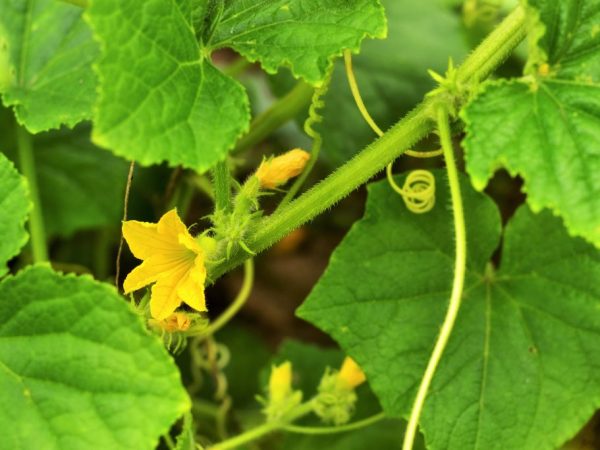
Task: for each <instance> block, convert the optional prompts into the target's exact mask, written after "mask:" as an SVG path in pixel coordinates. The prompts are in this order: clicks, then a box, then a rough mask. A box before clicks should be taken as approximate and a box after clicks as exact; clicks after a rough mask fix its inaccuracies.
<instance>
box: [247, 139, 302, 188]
mask: <svg viewBox="0 0 600 450" xmlns="http://www.w3.org/2000/svg"><path fill="white" fill-rule="evenodd" d="M309 159H310V153H308V152H305V151H304V150H301V149H299V148H295V149H293V150H290V151H289V152H287V153H284V154H283V155H280V156H277V157H275V158H271V159H268V160H266V161H263V162H262V163H261V165H260V166H259V168H258V170H257V171H256V177H257V178H258V180H259V182H260V186H261V187H262V188H264V189H274V188H276V187H278V186H281V185H282V184H285V183H287V181H288V180H289V179H290V178H294V177H296V176H298V175H300V174H301V173H302V171H303V170H304V166H306V163H307V162H308V160H309Z"/></svg>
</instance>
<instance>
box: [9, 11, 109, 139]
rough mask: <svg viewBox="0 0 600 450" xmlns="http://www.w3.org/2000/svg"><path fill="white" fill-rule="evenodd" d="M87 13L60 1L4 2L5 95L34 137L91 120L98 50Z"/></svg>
mask: <svg viewBox="0 0 600 450" xmlns="http://www.w3.org/2000/svg"><path fill="white" fill-rule="evenodd" d="M82 11H83V9H82V8H78V7H76V6H73V5H68V4H66V3H64V2H59V1H56V0H38V1H35V2H33V1H27V0H5V1H2V2H0V93H2V94H3V101H4V104H5V105H6V106H14V109H15V114H16V116H17V119H18V120H19V122H20V123H22V124H23V125H25V127H26V128H27V129H28V130H29V131H30V132H32V133H37V132H39V131H44V130H48V129H50V128H58V127H59V126H60V125H61V124H65V125H68V126H73V125H75V124H76V123H78V122H80V121H81V120H84V119H89V118H90V117H91V112H92V105H93V103H94V100H95V97H96V91H95V89H96V78H95V76H94V73H93V71H92V67H91V64H92V62H93V61H94V60H95V59H96V57H97V55H98V50H97V45H96V43H95V42H94V41H93V39H92V35H91V32H90V30H89V27H88V26H87V24H86V23H85V22H84V21H83V19H82V17H81V15H82Z"/></svg>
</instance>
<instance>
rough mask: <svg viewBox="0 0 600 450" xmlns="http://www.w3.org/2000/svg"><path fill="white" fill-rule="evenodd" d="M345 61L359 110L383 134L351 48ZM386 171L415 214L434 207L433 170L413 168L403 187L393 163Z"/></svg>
mask: <svg viewBox="0 0 600 450" xmlns="http://www.w3.org/2000/svg"><path fill="white" fill-rule="evenodd" d="M344 62H345V66H346V76H347V78H348V83H349V84H350V91H352V96H353V97H354V101H355V103H356V106H357V107H358V110H359V111H360V113H361V115H362V116H363V118H364V119H365V121H366V122H367V123H368V124H369V126H370V127H371V129H372V130H373V131H374V132H375V134H377V135H378V136H383V131H382V130H381V128H379V126H377V124H376V123H375V121H374V120H373V118H372V117H371V115H370V114H369V111H368V110H367V107H366V106H365V104H364V102H363V99H362V97H361V95H360V91H359V89H358V83H357V82H356V77H355V76H354V71H353V70H352V54H351V53H350V51H349V50H346V51H345V52H344ZM442 152H443V150H442V149H439V150H432V151H426V152H421V151H415V150H406V151H405V152H404V153H405V154H406V155H409V156H412V157H415V158H433V157H435V156H439V155H441V154H442ZM386 173H387V179H388V182H389V183H390V186H391V187H392V189H394V191H396V192H397V193H398V194H400V196H401V197H402V200H404V204H405V205H406V207H407V208H408V210H409V211H411V212H413V213H415V214H423V213H426V212H427V211H430V210H431V209H432V208H433V206H434V205H435V177H434V176H433V174H432V173H431V172H429V171H428V170H413V171H412V172H410V173H409V174H408V176H407V177H406V181H405V182H404V185H403V186H402V187H400V186H398V185H397V184H396V182H395V181H394V177H393V176H392V163H389V164H388V166H387V169H386Z"/></svg>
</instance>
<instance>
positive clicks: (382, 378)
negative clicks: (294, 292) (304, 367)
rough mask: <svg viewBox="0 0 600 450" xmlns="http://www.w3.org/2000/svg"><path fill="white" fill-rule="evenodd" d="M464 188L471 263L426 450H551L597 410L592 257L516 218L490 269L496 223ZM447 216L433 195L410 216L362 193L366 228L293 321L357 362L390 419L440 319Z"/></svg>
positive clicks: (595, 261)
mask: <svg viewBox="0 0 600 450" xmlns="http://www.w3.org/2000/svg"><path fill="white" fill-rule="evenodd" d="M442 178H443V177H442V176H438V179H442ZM462 186H463V197H464V201H465V211H466V220H467V233H468V245H467V248H468V257H469V264H468V270H467V278H466V283H465V293H464V298H463V304H462V308H461V310H460V313H459V316H458V319H457V323H456V325H455V328H454V331H453V334H452V336H451V338H450V342H449V344H448V347H447V349H446V351H445V353H444V356H443V358H442V361H441V363H440V366H439V368H438V371H437V373H436V375H435V377H434V379H433V384H432V386H431V389H430V393H429V396H428V398H427V401H426V403H425V409H424V412H423V416H422V421H421V427H422V430H423V432H424V434H425V438H426V442H427V444H428V448H431V449H434V450H437V449H445V450H446V449H447V450H453V449H460V450H465V449H480V450H483V449H485V450H489V449H503V450H511V449H515V450H517V449H518V450H528V449H531V450H544V449H554V448H556V447H557V446H558V445H559V444H561V443H562V442H564V441H565V440H566V439H568V438H569V437H570V436H572V435H573V434H575V432H576V431H577V430H578V429H579V428H580V427H581V426H582V425H583V424H584V423H585V422H586V420H587V419H588V418H589V417H590V416H591V414H592V413H593V411H594V410H595V409H596V408H597V407H598V406H600V284H599V283H598V280H600V254H599V253H598V252H597V251H596V250H595V249H594V248H593V247H592V246H591V245H589V244H587V243H585V242H584V241H583V240H581V239H572V238H569V236H568V235H567V232H566V231H565V229H564V228H563V226H562V224H561V223H560V221H559V220H558V219H556V218H554V217H552V215H551V214H550V213H548V212H543V213H540V214H537V215H536V214H534V213H532V212H531V211H530V210H529V209H527V208H526V207H522V208H521V209H520V210H519V211H518V212H517V214H516V216H515V217H514V218H513V220H512V221H511V222H510V224H509V225H508V228H507V230H506V233H505V236H504V246H503V250H502V254H501V255H502V261H501V264H500V268H499V269H498V270H495V269H493V268H492V266H491V265H490V264H489V262H488V261H489V260H490V257H491V254H492V253H493V251H494V248H495V247H496V245H497V243H498V240H499V231H500V230H499V218H498V213H497V211H496V208H495V206H494V205H493V204H492V202H491V201H490V200H489V199H488V198H486V197H484V196H483V195H482V194H477V193H475V192H473V191H472V190H471V189H469V186H468V182H467V181H466V180H463V183H462ZM448 205H449V196H448V192H447V189H446V188H445V187H443V186H441V187H439V188H438V194H437V201H436V206H435V208H434V209H433V210H432V211H431V212H429V213H427V214H424V215H415V214H412V213H410V212H408V211H407V210H406V209H405V207H404V205H403V203H402V200H401V199H400V198H399V197H398V196H397V194H395V193H394V192H393V191H392V190H391V189H390V187H389V186H388V185H387V183H385V182H381V183H377V184H374V185H371V186H370V187H369V200H368V204H367V212H366V214H365V217H364V218H363V219H362V220H361V221H360V222H358V223H357V224H356V225H355V226H354V228H353V229H352V230H351V231H350V233H349V234H348V235H347V236H346V238H345V240H344V241H343V243H342V244H341V245H340V246H339V247H338V248H337V250H336V251H335V253H334V254H333V256H332V258H331V263H330V266H329V268H328V269H327V271H326V273H325V275H324V276H323V278H322V279H321V280H320V281H319V283H318V285H317V286H316V288H315V289H314V291H313V292H312V293H311V295H310V296H309V298H308V300H307V301H306V302H305V304H304V305H303V306H302V307H301V308H300V310H299V312H298V313H299V315H300V316H301V317H303V318H306V319H307V320H310V321H311V322H313V323H314V324H316V325H317V326H319V327H320V328H322V329H323V330H325V331H326V332H328V333H330V334H331V335H332V336H333V337H334V338H335V339H336V340H337V341H338V342H339V343H340V345H341V346H342V347H343V348H344V350H345V351H346V352H348V353H349V354H350V355H351V356H353V357H354V358H355V359H356V360H357V361H358V363H359V364H360V365H361V366H362V367H363V368H364V369H365V371H366V374H367V378H368V380H369V383H370V384H371V387H372V388H373V390H374V391H375V393H376V394H377V395H378V397H379V399H380V401H381V403H382V405H383V407H384V409H385V410H386V411H387V412H388V413H389V414H391V415H397V416H406V415H407V414H408V412H409V410H410V407H411V404H412V401H413V398H414V395H415V392H416V388H417V386H418V384H419V382H420V379H421V377H422V373H423V371H424V369H425V366H426V363H427V361H428V359H429V356H430V353H431V351H432V348H433V344H434V342H435V340H436V338H437V334H438V332H439V329H440V324H441V323H442V320H443V317H444V314H445V312H446V309H447V305H448V299H449V297H450V289H451V284H452V273H453V262H454V238H453V232H452V230H453V225H452V214H451V212H450V210H449V208H448Z"/></svg>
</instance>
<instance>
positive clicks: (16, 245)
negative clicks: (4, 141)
mask: <svg viewBox="0 0 600 450" xmlns="http://www.w3.org/2000/svg"><path fill="white" fill-rule="evenodd" d="M30 210H31V202H30V201H29V191H28V189H27V182H26V181H25V178H23V177H22V176H21V175H20V174H19V172H17V170H16V169H15V168H14V166H13V165H12V163H11V162H10V161H9V160H8V159H6V157H5V156H4V155H3V154H2V153H0V236H2V239H0V276H2V275H4V274H5V273H6V272H7V271H8V269H7V267H6V263H7V262H8V261H9V260H10V259H11V258H12V257H13V256H16V255H18V254H19V251H20V250H21V247H23V246H24V245H25V243H26V242H27V239H28V234H27V232H26V231H25V221H26V220H27V216H28V215H29V211H30Z"/></svg>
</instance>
